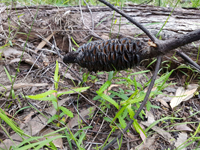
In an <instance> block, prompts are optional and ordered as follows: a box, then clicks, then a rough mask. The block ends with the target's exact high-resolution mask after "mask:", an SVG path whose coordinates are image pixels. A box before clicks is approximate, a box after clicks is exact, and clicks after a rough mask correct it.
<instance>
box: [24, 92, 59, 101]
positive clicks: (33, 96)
mask: <svg viewBox="0 0 200 150" xmlns="http://www.w3.org/2000/svg"><path fill="white" fill-rule="evenodd" d="M52 93H57V91H56V90H50V91H47V92H45V93H42V94H37V95H28V96H26V98H29V99H34V100H38V99H41V98H44V97H46V96H48V95H51V94H52Z"/></svg>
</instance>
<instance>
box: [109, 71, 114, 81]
mask: <svg viewBox="0 0 200 150" xmlns="http://www.w3.org/2000/svg"><path fill="white" fill-rule="evenodd" d="M113 73H114V71H110V72H109V74H108V80H109V81H111V80H112V78H113Z"/></svg>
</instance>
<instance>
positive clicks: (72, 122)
mask: <svg viewBox="0 0 200 150" xmlns="http://www.w3.org/2000/svg"><path fill="white" fill-rule="evenodd" d="M95 108H96V107H95V106H92V107H90V108H88V109H85V108H84V109H83V110H81V111H80V113H79V114H77V115H76V116H75V117H74V118H72V119H71V120H70V121H69V122H68V123H67V126H68V127H69V128H73V127H75V126H77V125H78V124H79V120H80V119H81V118H80V116H79V115H81V116H82V117H83V118H85V117H86V116H88V114H89V113H90V110H91V109H92V113H91V115H92V114H93V113H94V111H95Z"/></svg>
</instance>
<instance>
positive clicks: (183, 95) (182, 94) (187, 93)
mask: <svg viewBox="0 0 200 150" xmlns="http://www.w3.org/2000/svg"><path fill="white" fill-rule="evenodd" d="M198 87H199V85H198V84H191V85H188V89H187V90H185V89H184V88H183V87H179V88H178V89H177V91H176V94H175V96H176V97H174V98H172V100H171V102H170V106H171V108H172V109H173V108H174V107H176V106H178V105H179V104H180V103H181V102H183V101H187V100H189V99H190V98H192V97H193V95H194V93H195V92H196V90H197V88H198Z"/></svg>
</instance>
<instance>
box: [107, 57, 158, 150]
mask: <svg viewBox="0 0 200 150" xmlns="http://www.w3.org/2000/svg"><path fill="white" fill-rule="evenodd" d="M161 60H162V56H158V57H157V63H156V68H155V72H154V74H153V77H152V80H151V83H150V85H149V88H148V90H147V93H146V95H145V98H144V100H143V102H142V104H141V105H140V108H139V109H138V110H137V112H136V113H135V116H134V119H137V117H138V115H139V114H140V112H141V111H142V109H143V107H144V106H145V104H146V103H147V100H148V98H149V95H150V93H151V89H152V88H153V85H154V82H155V80H156V76H157V74H158V70H159V68H160V63H161ZM133 122H134V121H133V120H131V121H130V122H129V123H128V125H127V126H126V128H125V129H124V130H123V133H125V132H126V131H127V130H128V129H129V128H130V127H131V125H132V124H133ZM119 138H121V134H119V135H118V136H117V138H115V139H114V140H113V141H111V142H110V143H109V144H108V145H106V146H105V147H104V148H103V150H106V149H108V148H109V147H110V146H111V145H113V144H114V143H115V142H116V141H117V140H118V139H119Z"/></svg>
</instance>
